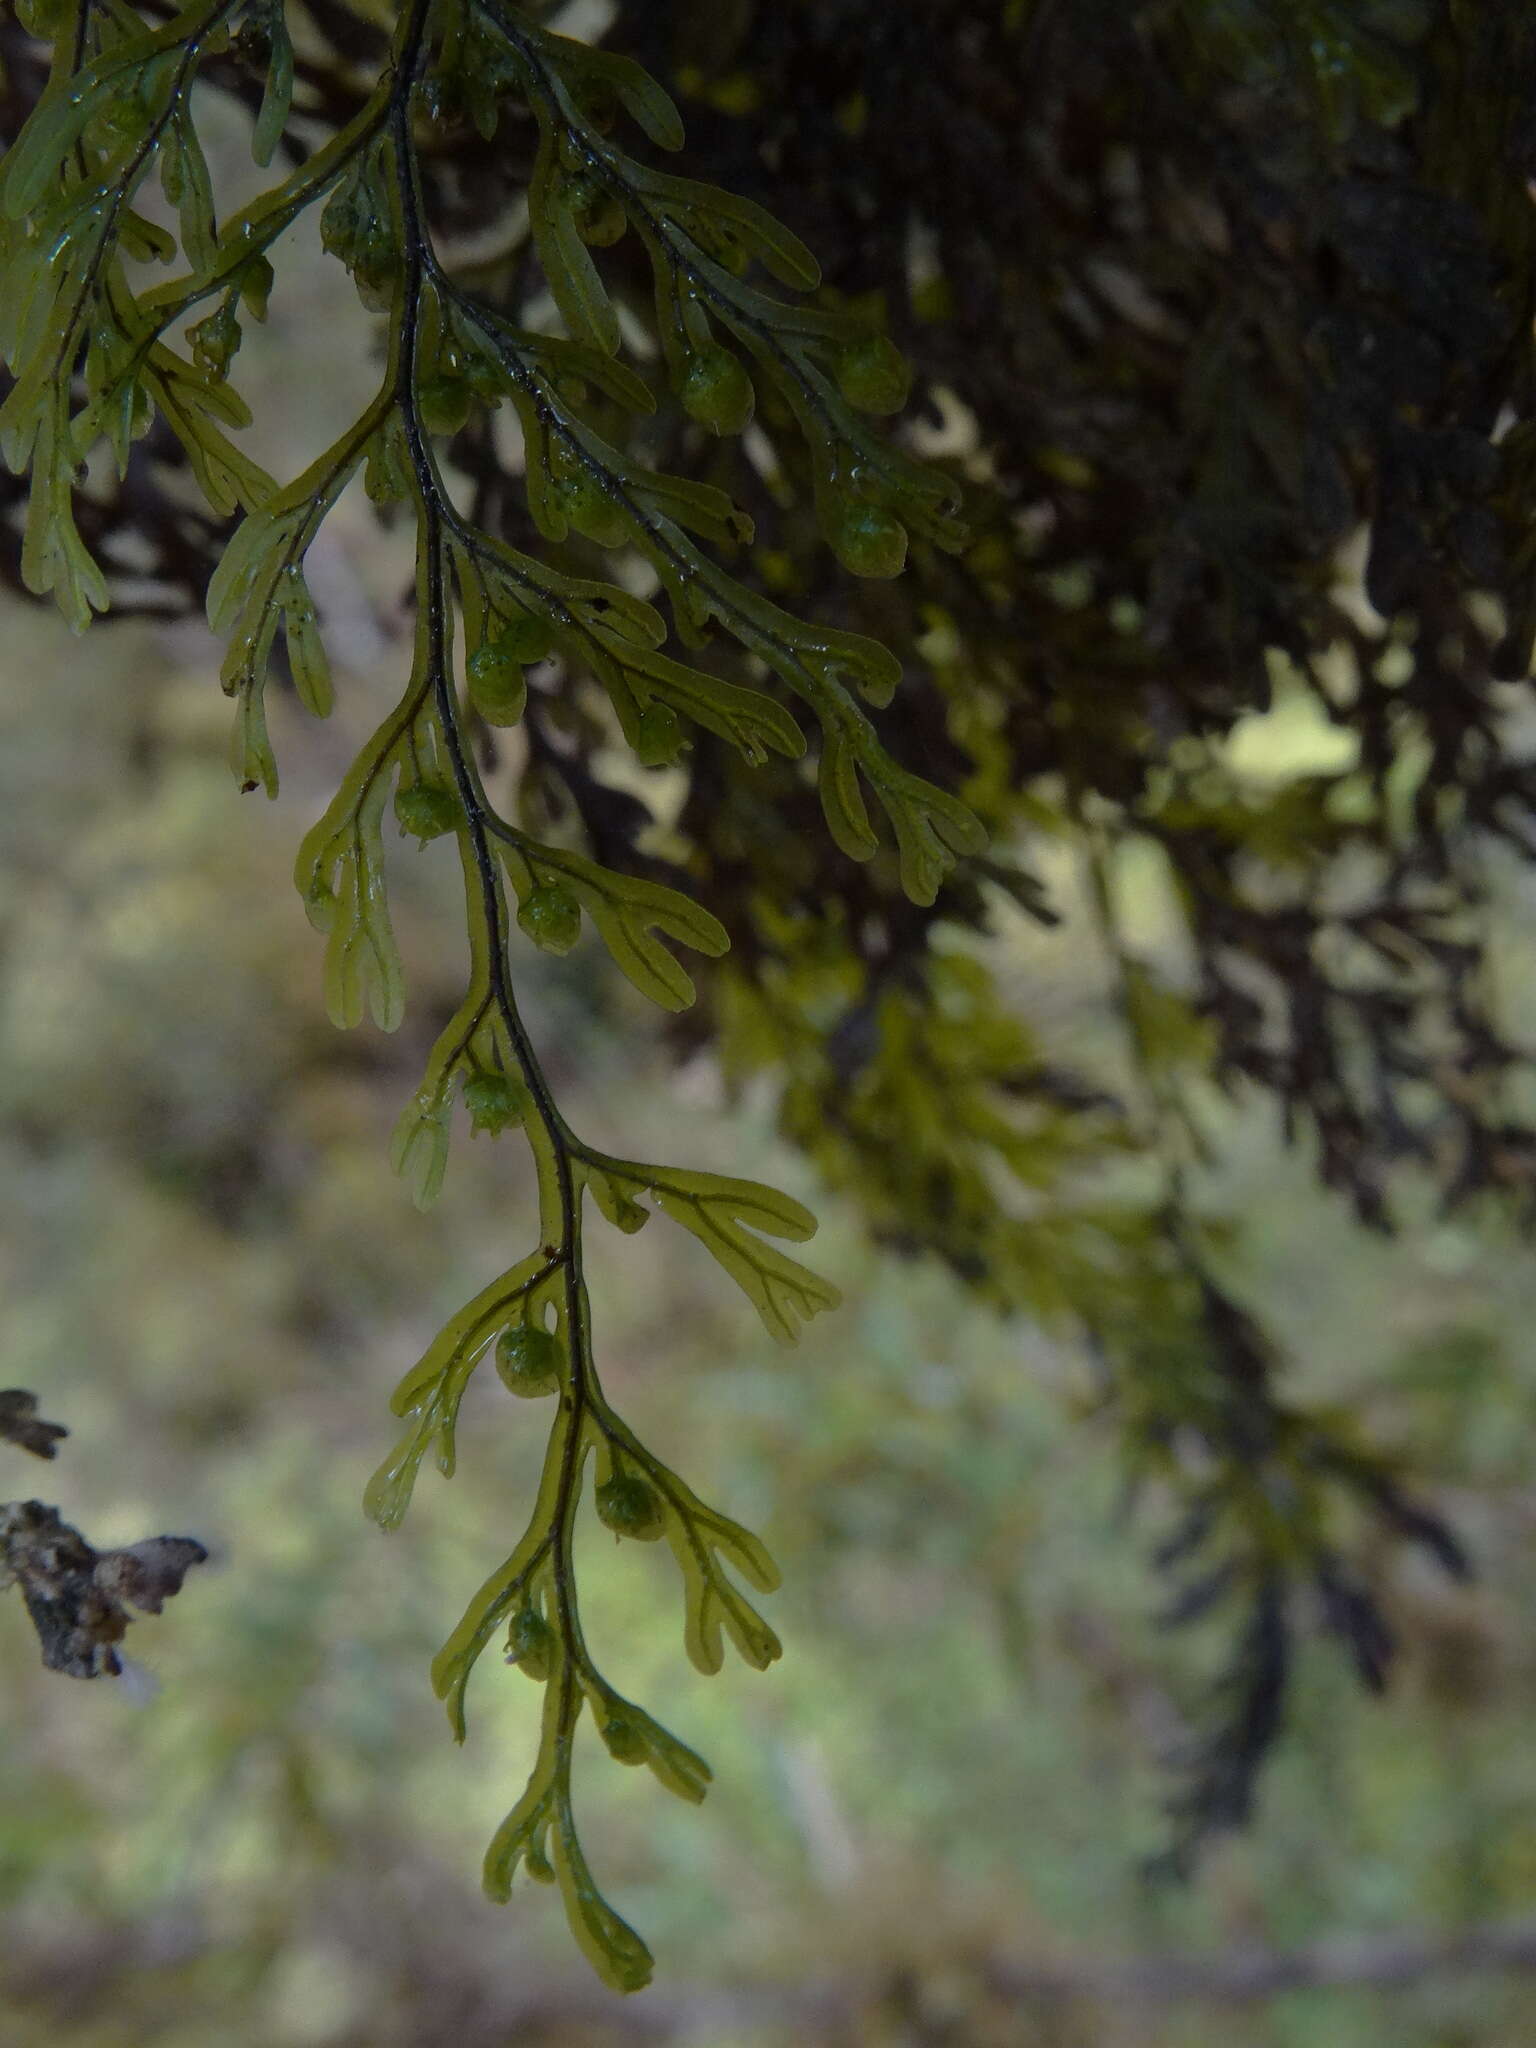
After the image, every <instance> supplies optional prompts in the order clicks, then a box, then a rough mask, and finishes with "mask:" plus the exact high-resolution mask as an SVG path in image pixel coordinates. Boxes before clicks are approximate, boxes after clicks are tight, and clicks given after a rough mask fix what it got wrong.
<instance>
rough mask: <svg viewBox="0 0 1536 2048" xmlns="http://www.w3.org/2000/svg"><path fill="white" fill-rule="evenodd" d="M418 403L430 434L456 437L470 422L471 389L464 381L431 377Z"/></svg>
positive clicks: (422, 388)
mask: <svg viewBox="0 0 1536 2048" xmlns="http://www.w3.org/2000/svg"><path fill="white" fill-rule="evenodd" d="M416 403H417V405H418V406H419V407H420V408H421V422H422V425H423V426H424V427H425V428H426V429H427V432H428V433H429V434H456V433H457V432H458V431H459V429H460V427H462V426H463V424H464V422H465V421H466V420H467V419H468V418H469V386H468V385H467V384H466V383H465V382H464V380H463V378H462V377H428V378H427V380H426V382H425V383H424V384H423V385H422V386H421V389H420V390H419V391H418V392H417V394H416Z"/></svg>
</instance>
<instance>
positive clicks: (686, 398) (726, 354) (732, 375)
mask: <svg viewBox="0 0 1536 2048" xmlns="http://www.w3.org/2000/svg"><path fill="white" fill-rule="evenodd" d="M678 396H679V397H680V398H681V399H682V401H683V409H684V411H685V412H687V413H688V414H689V415H690V416H691V417H692V418H693V419H696V420H697V421H698V422H699V424H700V425H701V426H705V427H708V428H709V430H710V431H711V433H715V434H739V433H740V432H741V431H742V429H743V427H745V426H746V424H747V422H748V421H749V420H750V419H751V417H752V414H753V412H754V410H755V409H756V406H757V394H756V393H755V392H754V391H753V389H752V379H751V378H750V377H749V376H748V375H747V373H746V371H745V370H744V369H743V368H742V366H741V364H740V363H739V362H738V361H737V360H736V358H735V356H733V355H732V354H731V352H730V350H729V349H728V348H719V347H711V348H701V349H700V350H699V352H698V354H697V355H696V356H694V357H693V359H692V361H691V362H690V363H689V365H688V368H687V370H686V371H685V372H684V374H683V381H682V385H681V388H680V390H679V393H678Z"/></svg>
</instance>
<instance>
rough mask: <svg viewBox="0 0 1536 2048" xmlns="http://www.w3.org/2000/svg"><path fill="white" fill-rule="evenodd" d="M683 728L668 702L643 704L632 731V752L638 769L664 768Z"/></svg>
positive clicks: (673, 754) (673, 756) (680, 740)
mask: <svg viewBox="0 0 1536 2048" xmlns="http://www.w3.org/2000/svg"><path fill="white" fill-rule="evenodd" d="M682 743H683V728H682V724H681V722H680V720H679V718H678V715H677V713H676V712H675V711H674V710H673V709H672V706H671V705H670V704H647V705H646V707H645V709H644V710H643V711H642V712H641V714H640V722H639V725H638V726H637V728H636V731H635V752H636V753H637V754H638V755H639V757H640V765H641V767H642V768H665V767H666V766H667V765H668V764H669V763H670V762H672V761H675V760H676V759H677V750H678V748H679V747H680V746H681V745H682Z"/></svg>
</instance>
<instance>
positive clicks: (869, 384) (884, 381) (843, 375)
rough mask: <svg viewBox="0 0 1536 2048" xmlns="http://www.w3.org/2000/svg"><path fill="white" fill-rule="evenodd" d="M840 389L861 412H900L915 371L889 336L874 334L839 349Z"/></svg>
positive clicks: (838, 374) (838, 379)
mask: <svg viewBox="0 0 1536 2048" xmlns="http://www.w3.org/2000/svg"><path fill="white" fill-rule="evenodd" d="M836 370H837V388H838V390H839V391H841V392H842V394H843V396H844V398H846V399H847V401H848V403H849V404H850V405H856V406H857V407H858V409H859V411H860V412H900V411H901V408H902V407H903V406H904V405H905V404H906V402H907V393H908V392H909V391H910V390H911V388H912V372H911V370H910V369H909V368H908V366H907V361H906V358H905V357H904V356H903V355H902V353H901V350H900V349H899V348H897V346H896V344H895V343H894V342H893V341H891V340H890V339H889V338H888V337H887V336H886V335H883V334H871V335H867V336H865V338H864V339H863V340H862V341H851V342H849V344H848V346H847V347H846V348H844V349H841V350H839V352H838V356H837V363H836Z"/></svg>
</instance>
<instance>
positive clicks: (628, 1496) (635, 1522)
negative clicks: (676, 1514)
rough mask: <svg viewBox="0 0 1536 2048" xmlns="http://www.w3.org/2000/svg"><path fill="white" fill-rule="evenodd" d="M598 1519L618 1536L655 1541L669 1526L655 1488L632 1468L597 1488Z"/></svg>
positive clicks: (636, 1540)
mask: <svg viewBox="0 0 1536 2048" xmlns="http://www.w3.org/2000/svg"><path fill="white" fill-rule="evenodd" d="M596 1498H597V1517H598V1520H599V1521H600V1522H601V1523H602V1524H603V1525H604V1527H605V1528H609V1529H611V1530H612V1531H613V1533H614V1534H615V1536H631V1537H633V1538H634V1540H635V1542H637V1543H654V1542H655V1541H656V1539H657V1537H658V1536H660V1534H661V1533H662V1531H663V1529H665V1528H666V1526H667V1518H666V1516H665V1515H664V1514H663V1513H662V1511H661V1502H660V1501H659V1500H658V1499H657V1498H656V1489H655V1487H653V1486H648V1485H647V1484H646V1482H645V1481H644V1480H643V1479H637V1478H636V1477H635V1475H634V1474H633V1473H631V1472H622V1473H619V1474H617V1475H616V1476H615V1477H614V1478H612V1479H610V1480H608V1481H607V1482H606V1483H605V1484H604V1485H602V1486H600V1487H599V1488H598V1489H597V1496H596Z"/></svg>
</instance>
